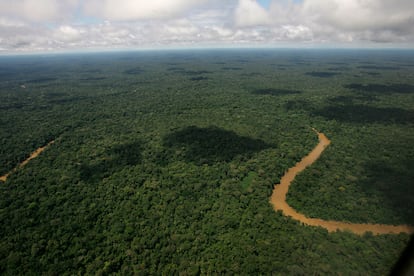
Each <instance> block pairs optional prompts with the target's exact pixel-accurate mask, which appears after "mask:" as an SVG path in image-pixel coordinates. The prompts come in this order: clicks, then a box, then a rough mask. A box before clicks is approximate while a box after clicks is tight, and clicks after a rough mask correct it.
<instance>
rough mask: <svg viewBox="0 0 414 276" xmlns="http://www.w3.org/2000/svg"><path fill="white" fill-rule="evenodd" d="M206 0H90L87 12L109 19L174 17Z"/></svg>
mask: <svg viewBox="0 0 414 276" xmlns="http://www.w3.org/2000/svg"><path fill="white" fill-rule="evenodd" d="M205 2H207V1H206V0H150V1H148V0H89V1H85V4H84V10H85V13H86V14H89V15H93V16H96V17H102V18H105V19H109V20H136V19H141V20H142V19H165V18H172V17H175V16H178V15H181V14H182V13H184V12H186V11H188V10H189V9H190V8H193V7H195V6H199V5H201V4H204V3H205Z"/></svg>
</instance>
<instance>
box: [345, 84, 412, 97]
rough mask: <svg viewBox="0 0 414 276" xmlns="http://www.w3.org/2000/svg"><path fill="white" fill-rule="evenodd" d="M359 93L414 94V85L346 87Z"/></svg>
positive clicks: (361, 85) (356, 85) (355, 85)
mask: <svg viewBox="0 0 414 276" xmlns="http://www.w3.org/2000/svg"><path fill="white" fill-rule="evenodd" d="M344 87H345V88H348V89H352V90H354V91H357V92H363V93H368V94H380V95H381V94H394V93H398V94H399V93H402V94H405V93H414V85H411V84H399V83H396V84H388V85H384V84H366V85H364V84H358V83H352V84H348V85H345V86H344Z"/></svg>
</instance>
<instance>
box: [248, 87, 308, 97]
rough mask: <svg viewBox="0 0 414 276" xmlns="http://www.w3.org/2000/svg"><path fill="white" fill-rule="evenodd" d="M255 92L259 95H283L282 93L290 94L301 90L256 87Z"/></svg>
mask: <svg viewBox="0 0 414 276" xmlns="http://www.w3.org/2000/svg"><path fill="white" fill-rule="evenodd" d="M252 93H253V94H257V95H272V96H281V95H289V94H299V93H301V92H300V91H297V90H289V89H273V88H267V89H256V90H254V91H253V92H252Z"/></svg>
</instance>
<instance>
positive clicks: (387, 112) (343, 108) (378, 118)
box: [314, 104, 414, 124]
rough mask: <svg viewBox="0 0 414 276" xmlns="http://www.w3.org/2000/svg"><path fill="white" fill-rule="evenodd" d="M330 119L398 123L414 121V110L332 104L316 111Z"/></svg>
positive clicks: (316, 113) (353, 121)
mask: <svg viewBox="0 0 414 276" xmlns="http://www.w3.org/2000/svg"><path fill="white" fill-rule="evenodd" d="M314 114H315V115H317V116H323V117H325V118H327V119H329V120H338V121H343V122H351V123H357V124H358V123H362V124H364V123H375V122H378V123H397V124H406V123H412V122H414V110H404V109H402V108H394V107H371V106H366V105H356V104H355V105H347V104H344V105H332V106H327V107H324V108H322V109H320V110H316V111H315V112H314Z"/></svg>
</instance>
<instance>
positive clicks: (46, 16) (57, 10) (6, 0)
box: [0, 0, 79, 22]
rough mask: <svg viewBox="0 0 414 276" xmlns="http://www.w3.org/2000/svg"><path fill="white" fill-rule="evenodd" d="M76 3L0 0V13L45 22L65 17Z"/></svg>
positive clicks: (65, 1)
mask: <svg viewBox="0 0 414 276" xmlns="http://www.w3.org/2000/svg"><path fill="white" fill-rule="evenodd" d="M78 4H79V0H0V15H1V16H3V17H8V18H12V19H21V20H28V21H33V22H45V21H46V22H47V21H54V20H61V19H66V18H67V17H68V16H70V13H71V12H73V10H74V9H75V8H76V6H77V5H78Z"/></svg>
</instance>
